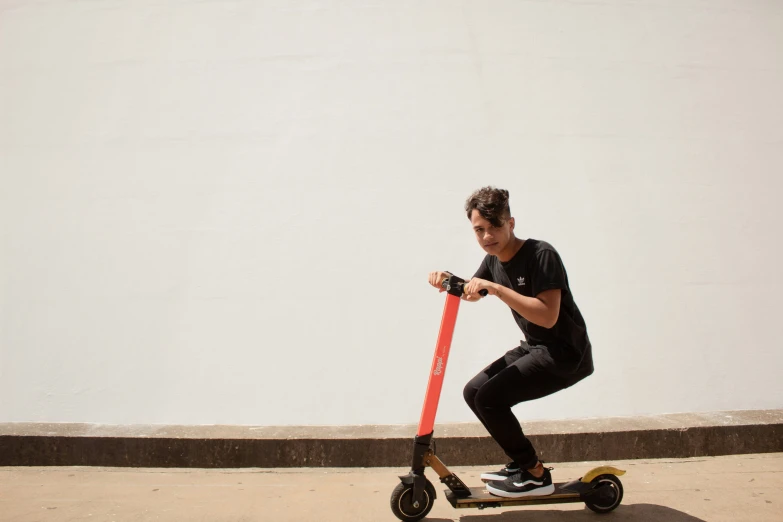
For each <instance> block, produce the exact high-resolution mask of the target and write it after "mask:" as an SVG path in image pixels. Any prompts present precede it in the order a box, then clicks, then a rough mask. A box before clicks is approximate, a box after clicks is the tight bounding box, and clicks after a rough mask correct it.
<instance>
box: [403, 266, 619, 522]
mask: <svg viewBox="0 0 783 522" xmlns="http://www.w3.org/2000/svg"><path fill="white" fill-rule="evenodd" d="M464 285H465V280H464V279H460V278H459V277H456V276H454V275H450V276H449V277H448V278H447V279H445V280H444V281H443V288H444V289H445V290H446V292H447V295H446V304H445V307H444V310H443V318H442V320H441V325H440V332H439V334H438V341H437V344H436V346H435V356H434V357H433V359H432V369H431V371H430V376H429V382H428V383H427V391H426V393H425V395H424V407H423V409H422V412H421V419H420V421H419V429H418V432H417V433H416V437H415V438H414V442H413V463H412V465H411V471H410V472H409V473H408V474H407V475H403V476H401V477H400V483H399V484H397V487H395V488H394V491H393V492H392V495H391V509H392V512H393V513H394V514H395V515H396V516H397V518H399V519H400V520H404V521H416V520H421V519H422V518H424V517H425V516H427V513H429V512H430V510H431V509H432V505H433V503H434V502H435V497H436V494H435V488H434V486H433V485H432V483H431V482H430V481H429V480H428V479H427V477H425V476H424V468H425V467H427V466H429V467H431V468H432V469H433V470H434V471H435V472H436V473H437V474H438V476H439V477H440V481H441V482H442V483H444V484H445V485H446V486H447V487H448V490H444V491H445V494H446V500H448V501H449V503H450V504H451V505H452V506H453V507H454V508H457V509H460V508H474V507H475V508H479V509H484V508H488V507H507V506H524V505H533V504H559V503H566V502H584V503H585V505H587V507H588V508H590V509H592V510H593V511H595V512H597V513H608V512H610V511H612V510H614V509H615V508H616V507H617V506H619V505H620V502H621V501H622V499H623V485H622V484H621V483H620V479H619V478H617V477H618V475H624V474H625V471H623V470H619V469H617V468H613V467H610V466H602V467H598V468H594V469H592V470H590V471H589V472H588V473H586V474H585V475H584V476H583V477H581V478H579V479H577V480H572V481H571V482H559V483H556V484H555V492H554V493H552V494H551V495H545V496H527V497H521V498H504V497H498V496H495V495H492V494H491V493H489V492H487V490H486V489H484V488H481V487H473V488H471V487H468V486H466V485H465V484H464V483H463V482H462V480H460V479H459V478H458V477H457V476H456V475H455V474H454V473H452V472H450V471H449V470H448V468H447V467H446V465H445V464H443V462H442V461H441V460H440V459H439V458H438V457H437V456H436V455H435V450H434V445H433V443H432V434H433V425H434V424H435V413H436V412H437V409H438V401H439V399H440V392H441V388H442V386H443V377H444V376H445V374H446V363H447V362H448V358H449V349H450V348H451V339H452V337H453V334H454V325H455V323H456V321H457V311H458V310H459V305H460V298H461V297H462V293H463V287H464ZM480 293H481V295H482V296H484V295H487V291H486V290H482V291H481V292H480Z"/></svg>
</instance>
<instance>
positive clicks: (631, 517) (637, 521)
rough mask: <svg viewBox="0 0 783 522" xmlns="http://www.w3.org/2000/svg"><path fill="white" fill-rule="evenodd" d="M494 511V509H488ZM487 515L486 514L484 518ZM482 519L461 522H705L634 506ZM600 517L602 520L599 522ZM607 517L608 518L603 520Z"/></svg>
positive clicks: (678, 513) (516, 513)
mask: <svg viewBox="0 0 783 522" xmlns="http://www.w3.org/2000/svg"><path fill="white" fill-rule="evenodd" d="M488 509H491V508H488ZM484 513H486V514H484ZM484 513H483V514H481V515H463V516H461V517H460V519H459V520H460V522H561V521H562V522H572V521H579V520H584V521H585V522H587V521H590V522H599V521H600V520H603V521H605V522H618V521H633V522H661V521H665V522H705V521H704V520H702V519H701V518H696V517H692V516H691V515H688V514H687V513H683V512H682V511H677V510H676V509H672V508H668V507H665V506H657V505H655V504H631V505H628V506H619V507H618V508H617V509H615V510H614V511H613V512H612V513H609V514H607V515H597V514H596V513H593V512H592V511H590V510H589V509H587V508H584V510H583V511H566V510H563V511H557V510H527V511H525V510H524V509H520V510H519V511H506V512H505V513H497V514H494V515H493V514H491V511H485V512H484ZM596 517H600V518H596ZM604 517H605V518H604ZM424 520H427V521H429V522H450V521H446V520H445V519H440V518H432V519H431V518H426V519H424Z"/></svg>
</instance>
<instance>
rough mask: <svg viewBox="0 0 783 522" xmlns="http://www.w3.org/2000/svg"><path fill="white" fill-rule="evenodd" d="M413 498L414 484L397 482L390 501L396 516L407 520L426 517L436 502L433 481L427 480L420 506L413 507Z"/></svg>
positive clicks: (409, 521) (408, 521)
mask: <svg viewBox="0 0 783 522" xmlns="http://www.w3.org/2000/svg"><path fill="white" fill-rule="evenodd" d="M425 480H426V479H425ZM412 500H413V484H403V483H402V482H400V483H399V484H397V487H396V488H394V491H392V494H391V501H390V504H391V510H392V513H394V516H396V517H397V518H399V519H400V520H404V521H406V522H414V521H416V520H421V519H422V518H424V517H426V516H427V513H429V512H430V510H431V509H432V505H433V504H434V503H435V488H434V487H433V486H432V483H431V482H430V481H429V480H427V481H426V484H425V485H424V495H423V496H422V502H421V505H420V506H419V507H418V508H415V507H413V502H412Z"/></svg>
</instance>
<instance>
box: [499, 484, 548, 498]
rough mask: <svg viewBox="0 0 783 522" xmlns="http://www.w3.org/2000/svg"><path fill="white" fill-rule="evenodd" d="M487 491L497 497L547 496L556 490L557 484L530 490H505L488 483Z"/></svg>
mask: <svg viewBox="0 0 783 522" xmlns="http://www.w3.org/2000/svg"><path fill="white" fill-rule="evenodd" d="M487 491H489V492H490V493H492V494H493V495H495V496H496V497H503V498H522V497H545V496H547V495H551V494H552V493H554V492H555V485H554V484H550V485H548V486H544V487H542V488H536V489H531V490H530V491H519V492H514V491H503V490H502V489H498V488H496V487H494V486H493V485H492V484H487Z"/></svg>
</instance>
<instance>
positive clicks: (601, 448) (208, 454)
mask: <svg viewBox="0 0 783 522" xmlns="http://www.w3.org/2000/svg"><path fill="white" fill-rule="evenodd" d="M524 428H525V433H526V434H527V435H528V436H529V437H530V439H531V441H532V442H533V443H534V444H535V446H536V448H537V449H538V451H539V454H540V456H541V458H542V459H544V460H546V461H549V462H574V461H586V460H625V459H647V458H684V457H699V456H716V455H732V454H749V453H775V452H783V410H755V411H733V412H715V413H698V414H696V413H694V414H673V415H657V416H648V417H630V418H629V417H619V418H602V419H582V420H567V421H546V422H528V423H525V425H524ZM415 433H416V426H413V425H394V426H303V427H291V426H286V427H263V426H262V427H254V426H156V425H151V426H108V425H95V424H39V423H6V424H0V466H112V467H114V466H117V467H182V468H189V467H198V468H239V467H262V468H275V467H322V466H323V467H386V466H389V467H397V466H409V465H410V458H411V448H412V442H413V436H414V435H415ZM435 440H436V444H437V446H436V450H437V453H438V455H439V456H441V458H442V459H443V460H444V462H446V463H447V465H451V466H468V465H471V466H472V465H497V464H501V463H505V462H506V461H507V460H508V459H507V457H506V456H505V454H503V452H502V451H501V450H500V449H499V447H498V446H497V444H495V442H494V441H493V440H492V439H490V438H489V436H488V435H487V434H486V431H485V430H484V428H483V426H481V425H480V424H477V423H476V424H473V423H469V424H445V425H437V424H436V426H435Z"/></svg>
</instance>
